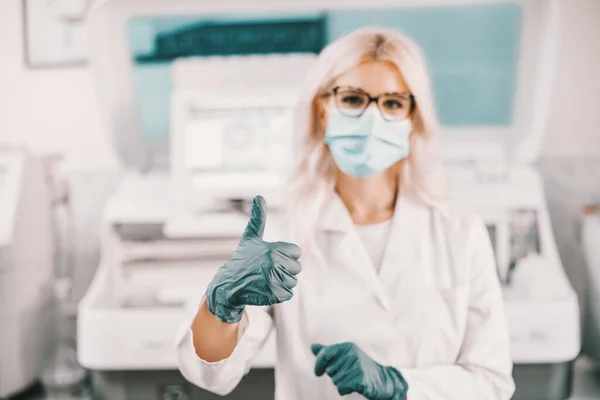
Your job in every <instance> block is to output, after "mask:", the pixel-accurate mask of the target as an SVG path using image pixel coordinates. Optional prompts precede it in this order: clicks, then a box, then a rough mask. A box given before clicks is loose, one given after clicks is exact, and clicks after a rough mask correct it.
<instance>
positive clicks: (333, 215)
mask: <svg viewBox="0 0 600 400" xmlns="http://www.w3.org/2000/svg"><path fill="white" fill-rule="evenodd" d="M319 228H320V230H321V232H320V233H321V234H322V235H324V239H325V240H324V242H323V247H322V251H323V252H324V253H325V254H326V258H327V260H328V261H329V260H334V259H336V260H337V263H339V264H342V265H340V267H342V268H344V269H345V270H347V272H348V273H350V274H355V276H356V277H357V279H359V280H360V281H361V282H364V284H365V285H367V286H368V288H369V289H370V290H371V291H372V293H373V295H374V297H376V298H377V300H378V301H379V302H380V304H381V305H382V306H383V307H384V308H385V309H386V310H388V311H389V310H391V308H390V301H389V299H388V296H387V294H386V292H385V289H384V285H383V284H382V283H381V280H380V279H379V277H378V276H377V272H376V270H375V267H374V265H373V263H372V261H371V259H370V257H369V255H368V254H367V252H366V250H365V247H364V245H363V243H362V242H361V240H360V238H359V236H358V233H357V232H356V228H355V227H354V223H353V222H352V218H351V217H350V214H349V213H348V210H347V209H346V206H345V205H344V203H343V202H342V200H341V199H340V198H339V196H338V195H337V194H334V195H333V196H332V197H331V199H330V201H329V202H328V204H327V205H326V206H325V208H324V212H323V214H322V218H321V220H320V224H319Z"/></svg>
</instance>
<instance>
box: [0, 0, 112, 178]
mask: <svg viewBox="0 0 600 400" xmlns="http://www.w3.org/2000/svg"><path fill="white" fill-rule="evenodd" d="M22 3H23V0H1V1H0V141H5V140H6V139H7V138H8V140H10V141H12V142H18V143H23V144H26V145H28V146H29V147H30V148H31V149H33V150H36V151H40V152H44V153H46V152H60V153H64V154H65V156H66V157H67V158H68V160H69V162H70V163H71V164H72V165H73V167H74V168H84V169H98V168H101V169H106V168H115V167H116V165H117V164H116V161H115V158H114V156H113V153H112V148H111V147H110V142H109V141H108V137H107V135H106V134H105V131H104V129H103V128H102V124H101V122H100V120H99V115H98V112H97V109H96V106H95V103H94V101H95V100H94V87H93V82H92V79H91V74H90V72H89V70H88V69H87V68H79V69H53V70H30V69H28V68H27V67H26V65H25V61H24V60H25V57H24V46H23V36H24V35H23V16H22Z"/></svg>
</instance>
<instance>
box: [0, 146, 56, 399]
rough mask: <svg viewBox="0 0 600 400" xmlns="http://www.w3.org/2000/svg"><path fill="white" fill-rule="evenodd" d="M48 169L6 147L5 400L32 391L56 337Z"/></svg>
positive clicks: (0, 317) (0, 272)
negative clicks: (29, 388) (28, 389)
mask: <svg viewBox="0 0 600 400" xmlns="http://www.w3.org/2000/svg"><path fill="white" fill-rule="evenodd" d="M46 172H47V170H46V167H45V163H44V162H43V161H42V160H40V159H39V158H37V157H35V156H33V155H32V154H31V153H29V152H28V151H26V150H24V149H21V148H1V147H0V399H3V398H8V397H11V396H14V395H16V394H17V393H19V392H21V391H23V390H24V389H26V388H28V387H29V386H31V385H32V384H33V383H35V382H36V380H37V379H38V376H39V375H38V374H39V372H40V369H41V367H42V364H43V362H44V358H45V357H46V356H47V354H48V352H49V350H50V346H51V344H52V337H53V328H54V326H53V320H52V318H51V317H52V315H53V309H52V304H53V302H52V299H53V287H52V278H53V273H54V269H53V268H54V267H53V266H54V261H53V258H54V247H53V243H54V240H53V228H52V193H51V190H50V185H49V181H48V179H47V178H48V176H47V174H46Z"/></svg>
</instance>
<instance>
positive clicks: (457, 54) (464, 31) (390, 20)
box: [128, 3, 522, 140]
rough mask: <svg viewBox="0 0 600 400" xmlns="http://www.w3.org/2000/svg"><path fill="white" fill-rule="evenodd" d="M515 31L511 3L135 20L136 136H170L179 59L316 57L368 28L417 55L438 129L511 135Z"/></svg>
mask: <svg viewBox="0 0 600 400" xmlns="http://www.w3.org/2000/svg"><path fill="white" fill-rule="evenodd" d="M521 24H522V11H521V9H520V7H519V6H518V5H517V4H513V3H499V4H489V5H463V6H453V7H450V6H445V7H432V6H430V7H418V8H390V9H360V10H359V9H347V10H336V11H331V12H327V13H316V12H315V13H302V14H298V13H275V12H270V13H260V14H244V15H242V14H237V15H234V14H229V15H210V16H206V15H205V16H202V17H193V16H191V17H190V16H186V17H143V18H136V19H133V20H131V21H130V23H129V26H128V28H129V29H128V33H129V41H130V48H131V52H132V62H133V63H134V68H133V85H134V91H135V94H136V98H137V105H138V112H139V113H140V121H141V131H142V135H143V137H144V139H146V140H164V139H165V138H166V137H167V136H168V132H169V112H170V111H169V92H170V89H171V76H170V63H171V62H172V59H173V58H174V57H175V56H176V55H178V54H179V55H180V56H190V55H194V56H198V55H213V54H220V55H222V54H250V53H261V54H262V53H268V52H278V53H285V52H299V51H300V52H315V53H316V52H318V51H319V50H320V49H321V48H322V47H323V46H325V45H327V44H328V43H330V42H332V41H334V40H336V39H337V38H339V37H341V36H343V35H345V34H347V33H349V32H352V31H353V30H355V29H358V28H361V27H367V26H377V27H385V28H393V29H396V30H398V31H400V32H402V33H404V34H406V35H407V36H409V37H411V38H412V39H413V40H414V41H415V42H417V43H418V44H419V45H420V46H421V48H422V49H423V52H424V54H425V56H426V58H427V62H428V67H429V72H430V74H431V78H432V82H433V88H434V93H435V100H436V108H437V110H438V117H439V119H440V122H441V123H442V125H446V126H454V127H457V126H467V127H468V126H498V127H501V126H510V125H511V124H512V120H513V111H514V102H515V92H516V87H517V76H518V66H519V65H518V64H519V53H520V38H521ZM225 32H229V36H227V34H225ZM260 38H263V40H260ZM306 38H308V39H306ZM301 39H303V40H301ZM161 43H162V44H163V45H162V47H161ZM165 43H171V46H170V49H171V53H170V54H167V53H169V52H168V51H162V52H161V50H160V49H161V48H162V49H164V48H166V47H165V46H164V44H165ZM219 44H220V46H218V45H219ZM269 46H270V47H269ZM173 49H174V50H173ZM217 50H218V51H217Z"/></svg>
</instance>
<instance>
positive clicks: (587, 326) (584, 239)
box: [581, 204, 600, 364]
mask: <svg viewBox="0 0 600 400" xmlns="http://www.w3.org/2000/svg"><path fill="white" fill-rule="evenodd" d="M581 218H582V220H581V246H582V250H583V255H584V259H585V269H584V271H585V284H586V287H585V307H584V310H585V313H584V316H585V317H584V324H583V352H584V353H585V354H586V355H587V356H588V357H589V358H590V359H591V360H592V361H593V362H594V363H595V364H600V309H599V307H600V298H599V296H600V204H596V205H589V206H586V207H585V208H584V210H583V212H582V216H581Z"/></svg>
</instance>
